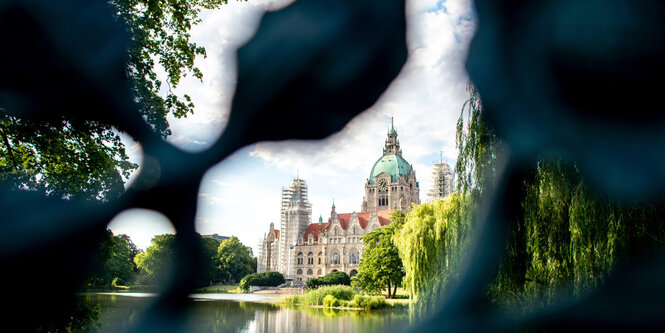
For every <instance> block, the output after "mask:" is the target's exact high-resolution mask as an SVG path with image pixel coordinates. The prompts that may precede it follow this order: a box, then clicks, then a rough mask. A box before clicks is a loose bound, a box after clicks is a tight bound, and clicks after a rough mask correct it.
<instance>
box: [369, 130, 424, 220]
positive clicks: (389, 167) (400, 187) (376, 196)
mask: <svg viewBox="0 0 665 333" xmlns="http://www.w3.org/2000/svg"><path fill="white" fill-rule="evenodd" d="M419 191H420V190H419V185H418V181H416V173H415V171H414V170H413V166H412V165H411V164H409V162H407V161H406V160H405V159H404V158H403V157H402V149H401V148H400V146H399V140H397V131H396V130H395V122H394V119H393V118H392V117H391V118H390V127H389V128H388V135H387V138H386V142H385V146H384V147H383V155H382V156H381V157H380V158H379V159H378V160H377V161H376V162H375V163H374V166H373V167H372V170H371V171H370V174H369V178H368V179H367V182H366V183H365V197H364V198H363V202H362V204H361V208H362V210H363V211H376V210H391V209H409V208H410V207H411V205H412V204H418V203H420V199H419Z"/></svg>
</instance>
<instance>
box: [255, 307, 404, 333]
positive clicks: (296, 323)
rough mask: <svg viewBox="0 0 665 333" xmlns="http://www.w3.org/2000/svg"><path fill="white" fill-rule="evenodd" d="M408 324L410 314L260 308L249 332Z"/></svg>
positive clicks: (314, 332) (389, 328)
mask: <svg viewBox="0 0 665 333" xmlns="http://www.w3.org/2000/svg"><path fill="white" fill-rule="evenodd" d="M408 323H409V314H408V312H407V311H403V312H402V311H376V312H364V313H362V314H359V313H358V311H339V310H332V309H316V308H308V307H298V308H287V307H277V308H276V309H272V308H267V307H265V308H262V309H257V310H256V312H255V313H254V321H253V322H252V323H250V324H249V325H248V327H247V329H246V330H245V331H247V332H261V333H264V332H270V333H325V332H368V333H369V332H393V331H394V332H399V331H401V330H404V329H405V328H406V327H407V325H408Z"/></svg>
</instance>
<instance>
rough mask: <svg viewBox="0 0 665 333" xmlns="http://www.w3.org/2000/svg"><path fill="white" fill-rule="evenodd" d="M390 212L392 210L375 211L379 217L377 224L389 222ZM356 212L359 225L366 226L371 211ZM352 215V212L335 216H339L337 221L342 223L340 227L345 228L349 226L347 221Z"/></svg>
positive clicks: (382, 224)
mask: <svg viewBox="0 0 665 333" xmlns="http://www.w3.org/2000/svg"><path fill="white" fill-rule="evenodd" d="M392 213H393V211H392V210H379V211H377V212H376V215H377V217H378V218H379V224H380V225H381V226H382V227H383V226H384V225H388V224H390V215H392ZM356 214H357V215H358V222H359V223H360V227H361V228H363V229H365V228H367V224H369V217H370V216H371V215H372V213H370V212H359V213H356ZM352 215H353V213H344V214H337V216H339V223H340V224H341V225H342V229H344V230H346V229H347V228H348V227H349V221H351V216H352Z"/></svg>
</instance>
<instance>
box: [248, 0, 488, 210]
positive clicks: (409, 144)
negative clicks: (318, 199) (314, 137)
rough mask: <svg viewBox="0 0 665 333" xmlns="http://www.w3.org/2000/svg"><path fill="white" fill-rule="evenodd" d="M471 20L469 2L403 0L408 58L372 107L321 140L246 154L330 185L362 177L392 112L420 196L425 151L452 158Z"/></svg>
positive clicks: (261, 147) (425, 182)
mask: <svg viewBox="0 0 665 333" xmlns="http://www.w3.org/2000/svg"><path fill="white" fill-rule="evenodd" d="M472 17H473V12H472V8H471V3H470V1H427V0H420V1H410V2H409V6H408V28H409V31H408V35H409V52H410V56H409V59H408V61H407V64H406V65H405V67H404V69H403V70H402V72H401V73H400V75H399V77H398V78H397V79H396V80H395V81H394V82H393V83H392V84H391V87H390V88H389V89H388V91H387V92H386V93H385V94H384V95H383V96H382V97H381V99H380V100H379V101H378V102H377V103H376V104H375V105H374V106H373V107H372V108H370V109H369V110H367V111H365V112H364V113H363V114H361V115H359V116H358V117H356V118H355V119H353V120H352V121H351V122H350V123H349V124H348V125H347V126H346V127H345V128H344V129H343V130H342V131H341V132H339V133H337V134H335V135H333V136H331V137H330V138H328V139H327V140H323V141H318V142H290V141H288V142H277V143H276V142H269V143H259V144H257V145H256V148H255V150H254V151H252V152H251V155H252V156H255V157H260V158H262V159H264V160H265V161H266V163H267V165H269V166H275V167H277V168H280V169H282V170H290V169H300V170H301V171H300V172H301V174H305V175H306V176H309V177H324V178H326V179H328V180H329V181H330V182H334V181H336V180H337V179H339V178H340V177H341V178H345V177H347V178H348V177H349V172H350V171H353V170H362V171H360V173H362V174H363V175H364V174H365V173H368V169H369V168H370V166H371V165H372V164H373V163H374V161H375V160H376V158H378V157H379V156H380V154H381V148H382V145H383V140H384V139H385V133H386V129H387V126H388V124H389V119H390V117H391V116H394V117H395V127H396V129H397V131H398V133H399V139H400V142H401V144H402V150H403V151H404V157H405V158H406V159H407V160H408V161H409V162H411V163H412V164H414V166H415V167H416V171H417V175H418V179H419V181H420V183H421V198H424V195H425V193H426V192H427V190H428V189H429V176H430V175H429V173H430V168H431V163H432V162H434V161H436V160H438V158H435V159H433V158H432V156H436V157H438V156H439V152H440V151H443V154H444V159H445V160H447V161H451V162H452V161H454V160H455V159H456V158H457V150H456V149H455V125H456V122H457V118H458V116H459V112H460V109H461V105H462V104H463V103H464V101H465V100H466V98H467V93H466V90H465V88H466V82H467V80H468V77H467V75H466V72H465V70H464V58H465V56H466V49H467V47H468V43H469V42H470V39H471V36H472V34H473V31H474V30H475V22H473V21H471V20H470V18H472ZM366 176H367V175H364V177H366ZM363 180H364V178H362V179H361V176H359V175H356V176H355V179H354V181H357V182H360V181H363Z"/></svg>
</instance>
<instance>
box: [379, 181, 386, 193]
mask: <svg viewBox="0 0 665 333" xmlns="http://www.w3.org/2000/svg"><path fill="white" fill-rule="evenodd" d="M386 190H388V181H387V180H385V179H381V180H379V191H382V192H383V191H386Z"/></svg>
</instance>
